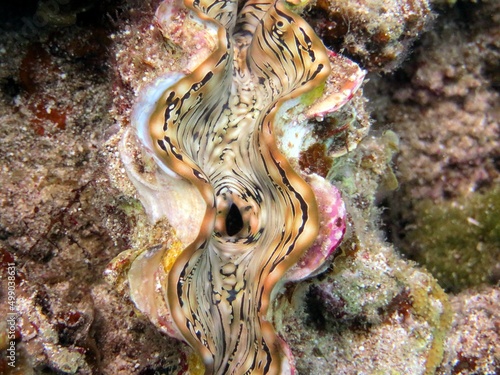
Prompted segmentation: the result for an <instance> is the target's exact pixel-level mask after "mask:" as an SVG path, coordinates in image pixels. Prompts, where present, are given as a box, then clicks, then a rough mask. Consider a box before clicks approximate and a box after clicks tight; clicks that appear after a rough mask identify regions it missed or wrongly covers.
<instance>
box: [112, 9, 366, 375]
mask: <svg viewBox="0 0 500 375" xmlns="http://www.w3.org/2000/svg"><path fill="white" fill-rule="evenodd" d="M293 7H294V6H293V4H291V3H285V2H283V1H281V0H279V1H277V2H273V1H266V2H256V1H252V0H250V1H246V2H243V3H241V4H238V2H236V1H234V0H229V1H221V0H205V1H198V0H194V1H193V0H185V2H184V4H182V3H181V2H179V1H176V0H167V1H164V2H163V3H161V4H160V6H159V8H158V9H157V12H156V22H157V23H158V24H159V26H160V29H161V31H162V33H163V35H164V37H165V38H167V39H170V40H173V41H174V42H175V38H176V36H175V34H178V32H179V30H178V29H179V28H187V27H189V28H192V29H193V30H195V32H196V40H195V39H193V43H195V42H196V43H198V45H199V48H198V52H197V53H195V54H194V55H193V56H192V58H191V60H190V61H191V62H190V64H189V65H188V66H187V67H185V69H184V70H183V71H180V70H179V71H169V72H165V74H163V75H162V76H160V77H159V78H158V79H157V80H155V81H154V82H152V83H151V84H150V85H149V86H147V87H145V88H144V89H143V90H142V92H141V93H140V95H139V98H138V100H137V102H136V103H135V105H134V109H133V113H132V125H133V128H134V129H133V130H129V131H127V132H126V134H125V135H124V137H123V142H122V146H121V155H122V160H123V162H124V165H125V166H126V168H127V172H128V176H129V178H130V179H131V181H132V182H133V183H134V185H135V186H136V188H137V191H138V195H139V196H140V199H141V201H142V203H143V204H144V206H145V208H146V211H147V212H148V214H149V216H150V218H151V220H152V221H156V220H159V219H161V218H162V217H166V218H167V219H168V221H169V223H170V224H171V226H172V228H173V231H172V233H170V234H169V238H168V240H167V241H166V242H165V243H162V244H156V245H152V246H151V247H148V248H146V249H141V250H137V251H129V252H126V253H124V254H122V255H120V256H119V257H118V258H117V259H115V260H114V262H113V263H112V264H111V265H110V266H109V268H108V271H107V272H108V275H110V276H111V277H115V278H116V277H117V276H116V275H118V274H119V273H121V274H125V275H126V278H127V279H128V284H129V287H130V296H131V298H132V300H133V302H134V303H135V305H136V306H137V308H138V309H139V310H141V311H142V312H144V313H145V314H146V315H147V316H148V317H149V318H150V319H151V321H152V322H153V323H155V324H156V325H157V326H158V327H159V328H160V329H161V330H162V331H163V332H165V333H167V334H169V335H171V336H174V337H177V338H179V339H181V340H183V341H185V342H186V343H188V344H189V345H190V346H191V347H192V348H194V349H195V351H196V352H197V353H198V354H199V355H200V357H201V359H202V362H203V364H204V369H205V373H206V374H290V373H293V371H294V370H293V359H292V356H291V351H290V349H289V348H288V346H287V345H286V343H285V342H284V341H283V340H282V339H281V338H280V337H279V336H278V335H277V334H276V332H275V330H274V328H273V326H272V324H271V321H272V316H271V309H270V305H271V301H272V299H273V296H274V295H275V294H276V293H277V292H278V289H279V288H278V286H279V285H280V284H282V283H283V282H285V281H292V280H293V281H296V280H300V279H303V278H305V277H307V276H310V275H312V274H314V273H315V272H318V271H319V270H320V269H321V268H322V265H324V264H325V259H326V258H327V257H328V256H329V255H330V254H331V253H332V252H333V251H334V249H335V248H336V247H337V246H338V244H339V243H340V241H341V239H342V236H343V233H344V231H345V207H344V204H343V202H342V199H341V197H340V193H339V192H338V190H337V189H336V188H335V187H334V186H333V185H331V184H330V183H329V182H327V181H326V180H325V179H324V178H322V177H320V176H317V175H315V174H306V173H305V172H300V171H299V172H297V171H295V170H294V168H293V167H292V165H291V162H290V161H289V160H288V159H287V157H286V156H285V155H284V154H285V153H286V151H285V149H286V148H287V147H288V146H290V147H289V148H290V149H292V150H293V149H295V147H294V145H293V143H294V142H297V139H300V138H301V137H303V136H307V135H305V134H300V133H301V132H300V131H299V132H297V131H294V132H289V131H288V130H287V126H288V125H290V127H292V126H295V128H296V129H298V128H300V125H298V124H300V123H301V121H302V123H306V122H307V121H306V120H307V119H308V118H318V117H319V118H321V117H323V116H326V115H327V114H328V113H331V112H333V111H336V110H337V109H338V108H340V107H341V106H342V105H343V104H345V103H346V102H347V101H349V99H350V98H351V96H352V95H353V93H354V92H355V91H356V90H357V89H358V88H359V86H360V84H361V82H362V80H363V77H364V73H363V72H362V71H361V70H360V69H359V67H358V66H357V65H356V64H354V63H352V62H350V61H349V60H347V59H345V58H342V57H339V56H337V55H336V54H334V53H333V52H330V51H327V49H326V48H325V47H324V46H323V44H322V43H321V41H320V40H319V39H318V38H317V36H316V35H315V34H314V32H313V30H312V29H311V28H310V27H309V25H308V24H307V23H306V22H305V21H304V20H303V19H302V18H300V17H299V16H298V15H297V14H295V13H294V12H293V11H292V10H291V9H292V8H293ZM238 9H239V11H238ZM180 15H182V17H180ZM186 32H188V31H187V30H186ZM191 32H192V30H191ZM333 62H335V63H337V62H338V63H340V64H343V66H344V67H345V72H346V74H344V76H343V77H342V78H332V76H331V75H330V72H331V65H332V63H333ZM299 116H301V117H302V119H301V121H298V120H297V118H298V117H299ZM291 119H292V120H291ZM292 123H293V125H292ZM306 128H307V127H302V129H306ZM276 129H279V132H280V133H281V135H280V140H279V142H277V139H276V136H275V132H276ZM299 142H300V140H299ZM134 144H135V146H139V147H142V148H143V149H144V150H146V154H148V155H150V157H152V158H153V159H154V160H155V162H156V164H157V166H158V174H157V177H156V178H155V180H154V182H151V181H149V180H148V179H147V178H145V177H144V173H143V172H142V171H141V170H140V168H138V167H137V161H136V155H135V154H134V153H133V152H131V151H130V150H131V146H130V145H134ZM286 154H287V156H288V157H290V156H292V158H293V151H291V152H288V153H286ZM295 164H296V163H295Z"/></svg>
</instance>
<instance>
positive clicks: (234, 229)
mask: <svg viewBox="0 0 500 375" xmlns="http://www.w3.org/2000/svg"><path fill="white" fill-rule="evenodd" d="M242 229H243V218H242V217H241V213H240V210H239V209H238V207H237V206H236V205H235V204H234V203H233V204H232V205H231V207H230V208H229V212H228V213H227V216H226V233H227V234H228V236H234V235H235V234H236V233H238V232H239V231H240V230H242Z"/></svg>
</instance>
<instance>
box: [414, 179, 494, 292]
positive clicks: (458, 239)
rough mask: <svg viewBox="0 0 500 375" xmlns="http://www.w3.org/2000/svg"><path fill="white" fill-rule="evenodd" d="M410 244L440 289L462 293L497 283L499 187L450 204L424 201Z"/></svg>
mask: <svg viewBox="0 0 500 375" xmlns="http://www.w3.org/2000/svg"><path fill="white" fill-rule="evenodd" d="M415 216H416V217H417V219H416V222H415V226H414V227H413V228H412V229H411V230H410V231H409V233H408V239H409V243H411V244H412V246H413V247H414V248H415V249H416V250H417V252H416V254H415V256H414V258H415V260H417V261H418V262H419V263H421V264H423V265H425V266H426V267H427V268H428V269H429V271H430V272H432V274H433V275H434V276H435V277H436V278H437V279H438V280H439V281H440V283H441V285H442V286H443V287H444V288H445V289H447V290H449V291H451V292H458V291H460V290H463V289H465V288H468V287H473V286H478V285H481V284H485V283H487V284H494V283H496V282H497V281H498V267H499V259H500V220H499V219H498V218H499V217H500V187H499V186H496V187H494V188H492V189H491V190H489V191H487V192H484V193H480V192H475V193H471V194H469V195H468V196H466V197H463V198H460V199H458V200H455V201H452V202H441V203H436V202H433V201H431V200H425V201H422V202H420V203H418V204H417V205H416V207H415Z"/></svg>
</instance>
